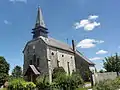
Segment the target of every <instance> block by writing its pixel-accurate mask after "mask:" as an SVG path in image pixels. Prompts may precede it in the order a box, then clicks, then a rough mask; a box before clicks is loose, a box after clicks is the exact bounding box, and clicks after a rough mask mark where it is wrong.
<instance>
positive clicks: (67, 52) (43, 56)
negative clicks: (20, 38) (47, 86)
mask: <svg viewBox="0 0 120 90" xmlns="http://www.w3.org/2000/svg"><path fill="white" fill-rule="evenodd" d="M48 33H49V32H48V29H47V27H46V26H45V23H44V19H43V16H42V11H41V9H40V8H38V12H37V19H36V23H35V27H34V28H33V29H32V34H33V38H32V40H30V41H28V42H27V44H26V46H25V48H24V50H23V54H24V65H23V74H24V76H25V77H26V78H27V80H28V81H34V80H35V79H36V78H37V77H38V76H40V75H42V74H48V75H49V80H50V82H52V71H53V69H54V68H55V67H63V68H64V70H65V72H66V73H67V74H72V72H73V71H76V70H79V71H80V72H81V75H82V76H84V75H85V71H86V70H89V67H94V65H95V64H94V63H93V62H91V61H90V60H88V59H87V58H86V57H85V56H84V55H83V54H81V53H80V52H79V51H78V50H76V48H75V44H74V40H72V41H71V42H72V46H69V45H67V44H66V43H63V42H61V41H59V40H56V39H54V38H51V37H49V35H48Z"/></svg>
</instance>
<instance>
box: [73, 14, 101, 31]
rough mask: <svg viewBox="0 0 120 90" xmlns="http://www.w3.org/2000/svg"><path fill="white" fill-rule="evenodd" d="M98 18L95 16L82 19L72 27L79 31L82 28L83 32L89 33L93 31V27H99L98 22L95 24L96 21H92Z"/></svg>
mask: <svg viewBox="0 0 120 90" xmlns="http://www.w3.org/2000/svg"><path fill="white" fill-rule="evenodd" d="M97 18H98V16H96V15H93V16H92V15H90V16H89V17H88V19H83V20H81V21H80V22H76V23H75V24H74V27H75V29H79V28H84V30H86V31H91V30H93V29H94V28H95V27H98V26H100V23H99V22H96V21H92V20H93V19H94V20H95V19H97Z"/></svg>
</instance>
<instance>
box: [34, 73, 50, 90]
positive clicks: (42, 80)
mask: <svg viewBox="0 0 120 90" xmlns="http://www.w3.org/2000/svg"><path fill="white" fill-rule="evenodd" d="M36 86H37V88H38V89H39V90H45V89H47V90H48V89H50V84H49V79H48V76H46V75H42V76H39V77H38V78H37V79H36Z"/></svg>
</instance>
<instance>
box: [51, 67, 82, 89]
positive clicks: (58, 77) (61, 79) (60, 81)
mask: <svg viewBox="0 0 120 90" xmlns="http://www.w3.org/2000/svg"><path fill="white" fill-rule="evenodd" d="M63 70H64V69H62V70H61V69H60V70H59V68H58V69H57V68H56V72H55V73H53V74H54V76H55V77H54V79H53V82H54V86H56V87H57V88H58V89H63V90H75V89H76V88H78V87H79V86H82V85H83V80H82V78H81V76H80V75H79V74H78V73H76V72H74V73H73V74H72V75H66V73H65V71H63Z"/></svg>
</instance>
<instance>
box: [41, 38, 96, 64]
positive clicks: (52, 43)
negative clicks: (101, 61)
mask: <svg viewBox="0 0 120 90" xmlns="http://www.w3.org/2000/svg"><path fill="white" fill-rule="evenodd" d="M40 38H41V39H43V40H44V42H45V43H46V44H48V45H50V46H53V47H56V48H60V49H63V50H67V51H70V52H73V49H72V47H70V46H69V45H67V44H65V43H63V42H61V41H58V40H56V39H54V38H51V37H49V38H45V37H42V36H40ZM76 54H77V55H79V56H80V57H82V58H83V59H84V60H85V61H87V62H88V63H89V64H92V65H95V64H94V63H93V62H92V61H90V60H89V59H88V58H86V57H85V56H84V55H83V54H81V53H80V52H79V51H78V50H76Z"/></svg>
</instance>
